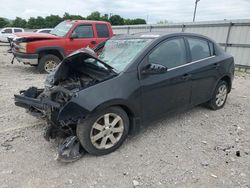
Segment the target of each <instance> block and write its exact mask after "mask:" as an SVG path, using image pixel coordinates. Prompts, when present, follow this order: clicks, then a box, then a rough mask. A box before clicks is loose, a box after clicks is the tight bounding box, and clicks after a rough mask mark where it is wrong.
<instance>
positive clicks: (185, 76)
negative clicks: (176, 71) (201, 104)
mask: <svg viewBox="0 0 250 188" xmlns="http://www.w3.org/2000/svg"><path fill="white" fill-rule="evenodd" d="M191 76H192V75H191V74H184V75H183V76H182V80H189V79H190V78H191Z"/></svg>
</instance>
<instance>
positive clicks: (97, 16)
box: [87, 11, 101, 20]
mask: <svg viewBox="0 0 250 188" xmlns="http://www.w3.org/2000/svg"><path fill="white" fill-rule="evenodd" d="M87 20H101V13H100V12H98V11H95V12H92V13H91V14H90V15H89V16H87Z"/></svg>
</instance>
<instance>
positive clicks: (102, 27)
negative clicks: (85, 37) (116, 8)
mask: <svg viewBox="0 0 250 188" xmlns="http://www.w3.org/2000/svg"><path fill="white" fill-rule="evenodd" d="M96 30H97V35H98V37H99V38H108V37H109V30H108V26H107V25H106V24H96Z"/></svg>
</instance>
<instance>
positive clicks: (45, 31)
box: [40, 30, 51, 33]
mask: <svg viewBox="0 0 250 188" xmlns="http://www.w3.org/2000/svg"><path fill="white" fill-rule="evenodd" d="M50 31H51V30H42V31H40V33H50Z"/></svg>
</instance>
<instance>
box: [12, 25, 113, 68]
mask: <svg viewBox="0 0 250 188" xmlns="http://www.w3.org/2000/svg"><path fill="white" fill-rule="evenodd" d="M112 36H113V31H112V27H111V24H110V23H108V22H103V21H93V20H66V21H63V22H61V23H60V24H58V25H57V26H56V27H55V28H54V29H53V30H52V31H51V32H50V33H48V34H47V33H34V32H32V33H18V34H17V35H16V38H15V39H14V40H13V44H12V53H13V55H14V57H15V58H16V59H17V60H18V61H19V62H22V63H24V64H28V65H33V66H37V67H38V70H39V72H51V71H52V70H53V69H54V68H55V67H56V66H57V65H58V64H59V63H60V62H61V60H62V59H63V58H64V57H66V56H67V55H69V54H71V53H72V52H74V51H76V50H78V49H80V48H86V47H89V48H94V47H95V46H96V45H98V44H100V43H101V42H103V41H105V40H107V39H108V38H110V37H112Z"/></svg>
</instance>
